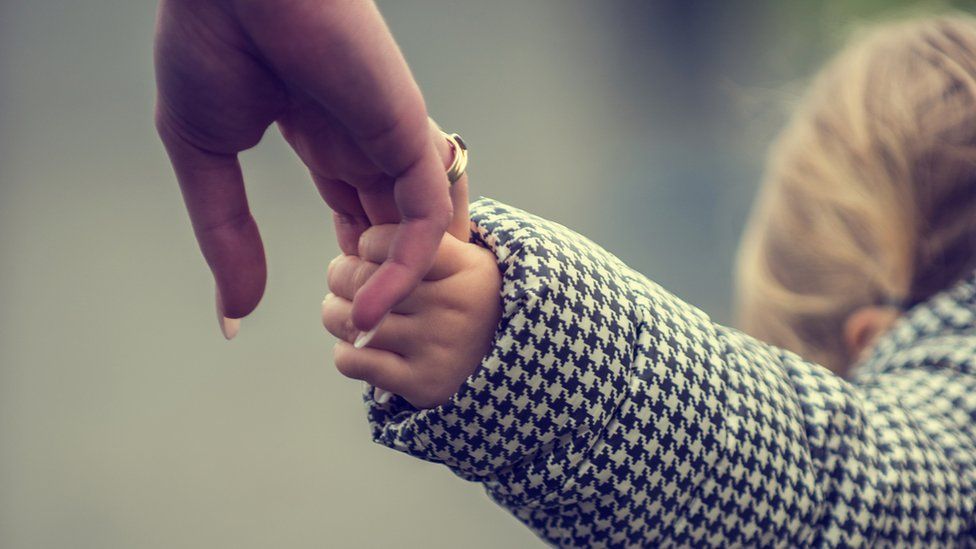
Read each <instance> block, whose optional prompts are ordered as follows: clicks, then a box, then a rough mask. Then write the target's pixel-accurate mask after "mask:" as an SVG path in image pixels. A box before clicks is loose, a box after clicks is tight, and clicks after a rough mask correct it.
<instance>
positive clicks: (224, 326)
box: [220, 316, 241, 341]
mask: <svg viewBox="0 0 976 549" xmlns="http://www.w3.org/2000/svg"><path fill="white" fill-rule="evenodd" d="M240 330H241V319H239V318H227V317H226V316H221V317H220V331H221V333H223V334H224V339H226V340H227V341H230V340H232V339H234V338H235V337H237V332H239V331H240Z"/></svg>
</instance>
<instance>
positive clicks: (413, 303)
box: [328, 255, 431, 314]
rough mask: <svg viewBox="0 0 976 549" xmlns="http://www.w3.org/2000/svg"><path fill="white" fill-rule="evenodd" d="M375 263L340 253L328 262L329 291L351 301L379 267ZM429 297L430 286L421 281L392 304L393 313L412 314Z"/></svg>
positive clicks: (427, 300)
mask: <svg viewBox="0 0 976 549" xmlns="http://www.w3.org/2000/svg"><path fill="white" fill-rule="evenodd" d="M379 267H380V266H379V265H378V264H376V263H370V262H369V261H363V260H362V259H360V258H358V257H356V256H354V255H340V256H338V257H336V258H335V259H333V260H332V263H330V264H329V272H328V283H329V291H330V292H332V293H333V294H335V295H337V296H339V297H341V298H343V299H347V300H349V301H352V300H353V298H354V297H355V296H356V292H358V291H359V288H360V287H361V286H362V285H363V284H365V283H366V281H367V280H369V277H370V276H372V274H373V273H375V272H376V269H379ZM430 297H431V288H429V285H428V284H424V283H421V284H420V285H419V286H417V288H416V289H415V290H414V291H413V293H411V294H410V295H409V296H407V297H406V299H404V300H403V301H401V302H400V303H397V304H396V305H394V306H393V311H392V312H394V313H398V314H414V313H416V312H418V311H420V310H421V309H422V308H423V307H424V304H425V303H428V306H429V300H430Z"/></svg>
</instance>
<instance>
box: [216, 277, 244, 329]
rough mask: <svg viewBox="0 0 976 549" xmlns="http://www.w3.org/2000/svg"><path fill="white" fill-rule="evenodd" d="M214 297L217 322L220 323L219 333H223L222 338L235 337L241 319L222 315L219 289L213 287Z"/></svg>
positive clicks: (222, 307) (239, 327)
mask: <svg viewBox="0 0 976 549" xmlns="http://www.w3.org/2000/svg"><path fill="white" fill-rule="evenodd" d="M214 298H215V299H214V301H215V302H216V305H217V324H219V325H220V333H222V334H224V339H226V340H227V341H230V340H232V339H234V338H235V337H237V332H239V331H241V319H239V318H227V317H226V316H224V304H223V301H222V300H221V299H220V290H218V289H214Z"/></svg>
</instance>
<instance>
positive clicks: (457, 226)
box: [447, 174, 471, 242]
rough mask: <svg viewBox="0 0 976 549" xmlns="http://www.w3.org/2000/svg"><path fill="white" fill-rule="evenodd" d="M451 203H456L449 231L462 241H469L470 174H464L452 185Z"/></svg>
mask: <svg viewBox="0 0 976 549" xmlns="http://www.w3.org/2000/svg"><path fill="white" fill-rule="evenodd" d="M451 203H452V204H453V205H454V216H453V217H452V218H451V224H450V225H448V227H447V232H448V233H450V234H451V236H453V237H454V238H456V239H458V240H460V241H461V242H467V241H468V238H469V237H470V233H471V220H470V217H469V216H470V213H469V211H468V176H467V174H464V175H462V176H461V179H458V180H457V181H456V182H455V183H454V185H452V186H451Z"/></svg>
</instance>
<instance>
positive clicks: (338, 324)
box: [322, 224, 501, 408]
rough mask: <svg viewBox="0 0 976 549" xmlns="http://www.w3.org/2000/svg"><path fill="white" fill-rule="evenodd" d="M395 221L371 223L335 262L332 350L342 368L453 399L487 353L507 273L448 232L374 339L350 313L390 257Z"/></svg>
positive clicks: (436, 400) (419, 396)
mask: <svg viewBox="0 0 976 549" xmlns="http://www.w3.org/2000/svg"><path fill="white" fill-rule="evenodd" d="M396 228H397V226H396V225H392V224H391V225H377V226H374V227H371V228H370V229H368V230H367V231H366V232H364V233H363V235H362V237H361V238H360V240H359V255H358V256H352V255H340V256H339V257H336V258H335V259H334V260H333V261H332V263H331V264H329V271H328V279H329V290H330V291H331V293H330V294H328V295H327V296H326V297H325V300H324V301H323V302H322V323H323V324H324V325H325V328H326V329H327V330H328V331H329V332H330V333H332V335H334V336H336V337H337V338H339V340H340V341H339V342H338V343H337V344H336V346H335V348H334V350H333V352H334V359H335V365H336V369H338V370H339V372H340V373H342V374H343V375H345V376H347V377H351V378H353V379H361V380H363V381H365V382H367V383H369V384H370V385H372V386H374V387H377V388H379V389H384V390H386V391H390V392H393V393H396V394H398V395H400V396H402V397H403V398H405V399H406V400H407V401H408V402H410V404H412V405H413V406H415V407H417V408H433V407H435V406H438V405H441V404H444V403H446V402H447V401H449V400H450V398H451V396H452V395H454V393H456V392H457V390H458V388H459V387H460V386H461V384H462V383H463V382H464V380H465V379H467V377H468V376H470V375H471V374H472V373H474V371H475V370H476V369H477V367H478V365H479V364H480V362H481V359H482V357H483V356H484V355H485V354H486V353H487V352H488V350H489V348H490V346H491V341H492V338H493V336H494V334H495V329H496V327H497V324H498V320H499V317H500V316H501V297H500V292H501V273H500V272H499V270H498V266H497V265H496V263H495V256H494V254H492V253H491V252H490V251H488V250H485V249H484V248H481V247H479V246H477V245H475V244H469V243H467V242H461V241H460V240H458V239H457V238H455V237H453V236H450V235H445V236H444V238H443V239H442V241H441V244H440V248H439V249H438V251H437V255H436V257H435V259H434V264H433V266H432V267H431V269H430V271H428V273H427V275H426V276H425V277H424V280H423V281H422V282H421V283H420V285H419V286H418V287H417V288H416V289H415V290H414V291H413V293H412V294H410V296H409V297H407V298H406V299H405V300H404V301H403V302H401V303H400V304H398V305H397V306H395V307H394V308H393V310H392V311H391V312H390V314H389V315H387V317H386V318H385V319H384V320H383V321H382V322H381V323H380V324H379V326H378V327H377V328H376V329H375V330H374V333H372V337H371V338H368V337H362V336H361V334H360V333H359V331H358V330H357V329H356V328H355V326H354V325H353V323H352V320H351V318H350V313H351V310H352V299H353V296H354V295H355V294H356V291H357V290H359V288H360V286H362V284H363V283H364V282H365V281H366V280H367V279H369V277H370V275H372V274H373V272H374V271H376V269H377V268H379V265H380V264H381V263H383V261H384V260H385V259H386V258H387V254H388V252H389V249H390V246H391V244H392V241H393V237H394V234H395V232H396ZM365 339H368V341H365V342H364V340H365ZM356 342H358V344H356V345H354V343H356ZM360 345H363V346H362V347H361V348H359V347H360ZM365 345H368V346H365ZM386 398H389V397H384V398H378V399H377V400H378V401H379V402H380V403H381V404H382V403H383V402H385V400H386Z"/></svg>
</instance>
